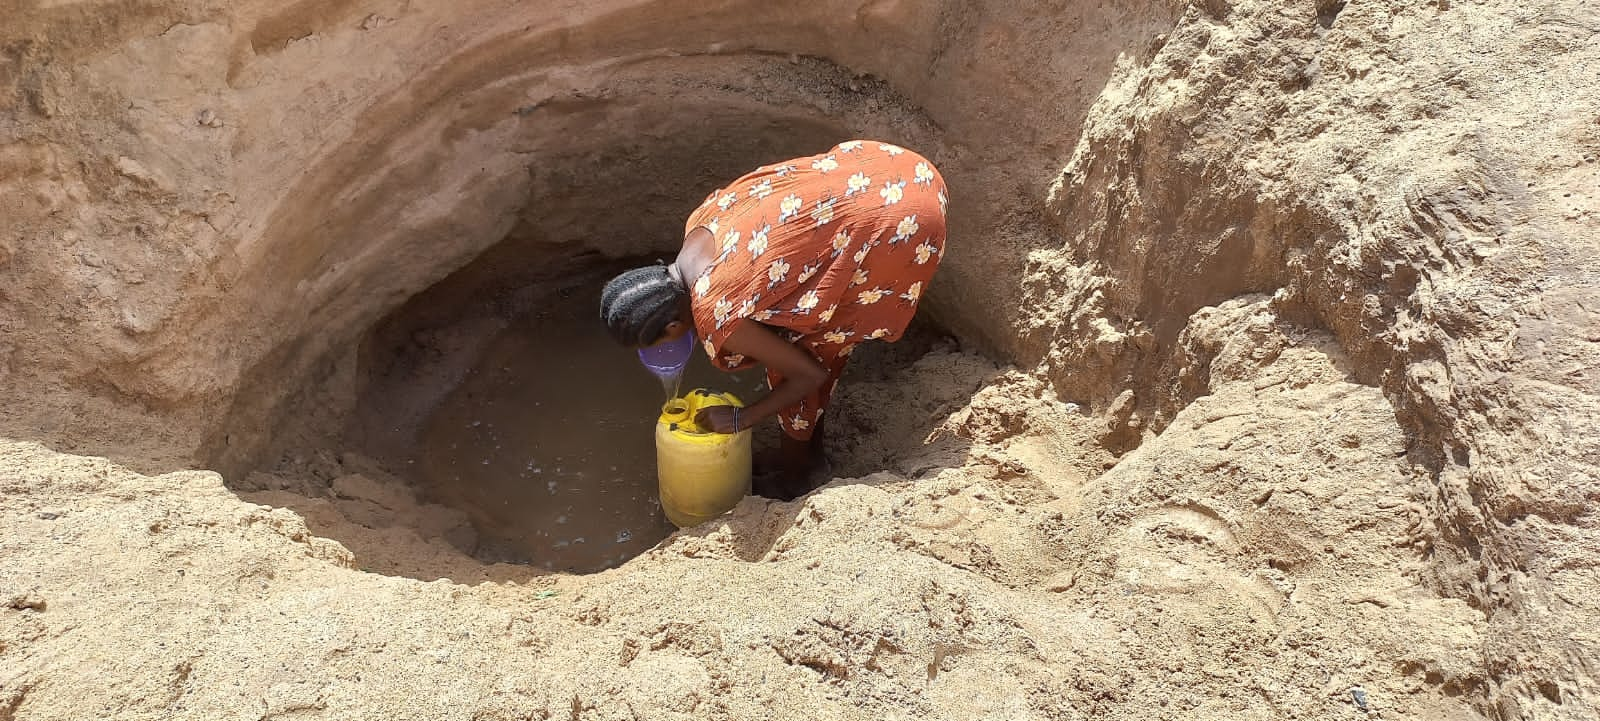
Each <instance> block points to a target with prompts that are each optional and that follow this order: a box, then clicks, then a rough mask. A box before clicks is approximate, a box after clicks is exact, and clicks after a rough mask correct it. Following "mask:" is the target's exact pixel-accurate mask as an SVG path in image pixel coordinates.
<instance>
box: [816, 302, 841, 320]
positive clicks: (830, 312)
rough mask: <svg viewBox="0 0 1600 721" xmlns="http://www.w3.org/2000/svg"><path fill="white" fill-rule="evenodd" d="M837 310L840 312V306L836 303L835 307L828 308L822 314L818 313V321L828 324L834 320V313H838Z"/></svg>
mask: <svg viewBox="0 0 1600 721" xmlns="http://www.w3.org/2000/svg"><path fill="white" fill-rule="evenodd" d="M837 310H839V304H838V303H834V304H833V305H830V306H828V307H827V309H826V310H824V311H822V312H821V313H818V314H817V320H820V321H822V322H824V323H826V322H828V321H830V320H833V313H834V311H837Z"/></svg>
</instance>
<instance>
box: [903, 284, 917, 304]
mask: <svg viewBox="0 0 1600 721" xmlns="http://www.w3.org/2000/svg"><path fill="white" fill-rule="evenodd" d="M900 297H901V298H905V299H906V300H909V301H911V302H912V303H915V302H917V299H918V298H921V297H922V281H920V280H919V281H917V282H915V283H912V284H911V287H910V288H907V289H906V292H904V293H901V294H900Z"/></svg>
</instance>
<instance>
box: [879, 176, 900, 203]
mask: <svg viewBox="0 0 1600 721" xmlns="http://www.w3.org/2000/svg"><path fill="white" fill-rule="evenodd" d="M878 195H881V196H883V204H884V205H894V204H895V203H898V202H900V199H901V198H904V197H906V181H904V180H902V181H900V182H898V183H884V184H883V190H880V191H878Z"/></svg>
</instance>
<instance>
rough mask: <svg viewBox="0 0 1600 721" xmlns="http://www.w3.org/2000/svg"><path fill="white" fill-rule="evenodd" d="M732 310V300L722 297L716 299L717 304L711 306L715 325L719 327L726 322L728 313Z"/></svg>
mask: <svg viewBox="0 0 1600 721" xmlns="http://www.w3.org/2000/svg"><path fill="white" fill-rule="evenodd" d="M732 312H733V301H730V300H728V299H727V298H726V297H724V298H722V299H721V300H719V301H717V304H716V305H715V306H713V307H712V308H711V317H712V318H713V319H715V320H716V321H717V327H718V328H721V327H722V324H723V323H727V322H728V315H729V314H730V313H732Z"/></svg>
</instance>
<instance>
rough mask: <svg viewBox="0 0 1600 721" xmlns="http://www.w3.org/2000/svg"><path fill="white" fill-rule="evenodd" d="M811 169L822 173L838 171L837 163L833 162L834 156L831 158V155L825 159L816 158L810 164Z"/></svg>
mask: <svg viewBox="0 0 1600 721" xmlns="http://www.w3.org/2000/svg"><path fill="white" fill-rule="evenodd" d="M811 169H812V170H820V171H822V172H824V173H826V172H828V171H830V170H838V169H839V161H838V160H835V159H834V156H832V155H830V156H828V157H826V158H818V159H816V160H814V161H812V162H811Z"/></svg>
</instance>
